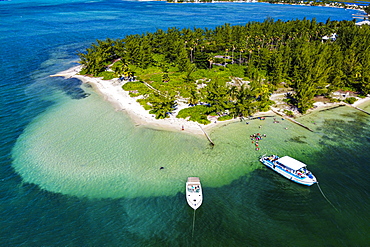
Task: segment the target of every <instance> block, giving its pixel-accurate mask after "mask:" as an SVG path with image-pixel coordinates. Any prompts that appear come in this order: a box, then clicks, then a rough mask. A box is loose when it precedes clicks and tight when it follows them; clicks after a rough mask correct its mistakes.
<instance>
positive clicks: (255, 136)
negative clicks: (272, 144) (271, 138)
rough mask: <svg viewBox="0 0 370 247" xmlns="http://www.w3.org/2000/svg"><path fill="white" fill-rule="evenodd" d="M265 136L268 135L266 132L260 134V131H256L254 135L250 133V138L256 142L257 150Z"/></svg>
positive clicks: (253, 142)
mask: <svg viewBox="0 0 370 247" xmlns="http://www.w3.org/2000/svg"><path fill="white" fill-rule="evenodd" d="M265 137H266V134H260V133H255V134H253V135H250V138H251V140H252V144H254V145H255V146H256V151H259V150H260V147H259V141H261V140H262V138H265Z"/></svg>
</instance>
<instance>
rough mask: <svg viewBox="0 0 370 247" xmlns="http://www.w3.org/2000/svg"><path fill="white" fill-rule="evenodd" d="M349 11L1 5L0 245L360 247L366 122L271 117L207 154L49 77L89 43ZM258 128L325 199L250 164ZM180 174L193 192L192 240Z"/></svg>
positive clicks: (366, 203) (230, 132)
mask: <svg viewBox="0 0 370 247" xmlns="http://www.w3.org/2000/svg"><path fill="white" fill-rule="evenodd" d="M356 13H358V11H355V10H345V9H339V8H327V7H308V6H293V5H272V4H267V3H207V4H205V3H198V4H170V3H166V2H158V1H156V2H150V1H119V0H105V1H99V0H96V1H77V0H55V1H51V0H49V1H48V0H43V1H38V0H34V1H25V0H19V1H17V0H13V1H0V95H1V97H0V126H1V129H0V135H1V137H0V138H1V145H0V200H1V202H0V225H1V227H0V246H171V247H172V246H206V247H207V246H212V247H213V246H227V247H229V246H237V247H238V246H284V247H285V246H307V247H308V246H310V247H311V246H349V247H352V246H364V247H365V246H369V245H370V237H369V236H370V227H369V219H370V213H369V212H370V195H369V189H370V182H369V181H370V180H369V174H370V169H369V166H370V152H369V150H370V138H369V136H370V117H369V116H368V115H366V114H364V113H361V112H359V111H356V110H354V109H352V108H349V107H339V108H335V109H332V110H325V111H320V112H315V113H313V114H309V115H307V116H304V117H301V118H300V119H299V121H300V122H302V123H304V124H306V125H309V126H310V127H311V128H313V129H314V132H313V133H311V132H308V131H307V130H305V129H303V128H301V127H299V126H297V125H294V124H292V123H290V122H288V121H285V122H283V123H281V125H276V124H275V125H274V124H273V123H272V121H270V118H268V119H267V120H266V121H264V122H263V123H261V122H259V120H255V121H252V122H251V124H250V125H249V126H248V127H246V125H245V124H242V123H238V122H235V123H232V124H229V125H227V126H226V125H225V126H221V127H219V128H216V129H214V130H212V131H211V133H210V135H211V137H212V139H213V140H214V142H215V143H216V145H215V147H214V148H211V147H210V146H209V145H208V143H207V140H204V139H199V138H197V137H192V136H188V135H185V134H181V133H170V132H166V131H156V130H151V129H147V128H143V127H140V126H139V127H136V126H134V125H133V124H132V123H131V121H130V119H129V118H128V117H127V116H126V115H124V113H122V112H117V111H115V109H114V107H112V106H111V105H110V104H109V102H106V101H105V100H104V99H103V97H101V95H99V94H98V93H96V92H95V91H94V90H93V89H92V88H91V87H88V85H85V84H84V85H82V84H81V82H79V81H78V80H75V79H63V78H58V77H49V76H50V75H52V74H56V73H58V72H60V71H63V70H66V69H68V68H71V67H73V66H76V65H77V60H78V56H77V55H76V54H77V52H78V51H83V50H84V49H86V48H87V47H88V46H89V45H90V44H91V43H92V42H94V41H95V40H96V39H106V38H108V37H109V38H112V39H116V38H123V37H124V36H125V35H128V34H136V33H138V34H141V33H144V32H153V31H156V29H165V30H166V29H167V28H169V27H178V28H185V27H187V28H193V27H200V28H203V27H208V28H214V27H216V26H219V25H223V24H224V23H230V24H232V25H237V24H241V25H243V24H245V23H247V22H249V21H263V20H264V19H266V18H273V19H275V20H277V19H281V20H291V19H303V18H307V19H312V18H316V19H317V20H318V21H321V22H325V21H326V20H327V19H328V18H330V19H331V20H351V19H352V14H356ZM86 95H90V96H89V97H85V96H86ZM361 107H363V108H364V109H366V110H368V111H369V110H370V109H369V105H364V106H361ZM313 123H314V124H313ZM259 125H262V129H263V131H264V132H265V133H267V136H268V138H267V139H266V140H264V141H263V142H262V144H261V150H264V151H263V152H265V151H266V152H268V153H277V154H280V155H291V156H293V157H295V158H298V159H300V160H302V161H304V162H305V163H307V164H308V167H309V169H310V170H311V171H312V172H313V173H314V174H315V175H316V177H317V178H318V180H319V182H320V183H319V185H320V188H321V189H322V191H323V192H324V193H325V196H326V197H327V199H328V200H330V203H329V202H328V201H327V200H326V199H325V197H324V196H323V195H322V194H321V192H320V190H319V188H318V186H317V185H314V186H312V187H304V186H301V185H298V184H295V183H292V182H290V181H288V180H286V179H284V178H282V177H280V176H279V175H277V174H275V173H273V172H272V171H270V170H268V169H267V168H265V167H263V166H262V165H261V164H260V163H259V161H258V156H259V155H260V154H261V153H258V154H257V153H256V152H255V151H254V149H253V146H252V145H251V143H250V141H249V139H248V136H249V135H250V134H253V133H255V132H259V131H261V129H259ZM283 127H287V128H288V127H289V128H288V129H285V128H283ZM169 143H170V144H169ZM159 166H165V167H166V169H165V170H164V171H161V173H159V171H158V169H157V168H158V167H159ZM152 168H153V169H152ZM187 176H199V177H200V178H201V181H202V184H203V192H204V202H203V205H202V206H201V207H200V208H199V209H198V210H197V211H196V217H195V219H196V220H195V224H194V232H193V231H192V229H193V228H192V227H193V211H192V209H191V208H190V207H189V206H188V205H187V204H186V201H185V196H184V193H185V188H184V187H182V186H185V181H186V177H187Z"/></svg>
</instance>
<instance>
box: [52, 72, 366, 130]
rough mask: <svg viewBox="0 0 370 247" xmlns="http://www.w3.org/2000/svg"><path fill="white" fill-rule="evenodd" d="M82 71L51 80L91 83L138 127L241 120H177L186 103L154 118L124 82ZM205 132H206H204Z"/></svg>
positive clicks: (194, 127) (199, 126) (191, 127)
mask: <svg viewBox="0 0 370 247" xmlns="http://www.w3.org/2000/svg"><path fill="white" fill-rule="evenodd" d="M80 70H81V65H80V66H75V67H72V68H70V69H68V70H65V71H62V72H60V73H58V74H55V75H51V77H57V76H61V77H64V78H76V79H79V80H81V81H82V82H83V83H88V84H90V85H92V86H93V88H95V89H96V90H97V91H98V92H99V93H100V94H101V95H102V96H103V97H104V99H105V100H107V101H109V102H111V103H112V104H113V105H114V107H115V108H116V109H117V110H120V111H125V112H127V114H128V115H129V116H130V117H131V119H132V120H133V121H134V123H135V124H136V125H143V126H147V127H151V128H156V129H164V130H170V131H181V132H186V133H189V134H195V135H204V132H203V130H205V131H207V130H209V129H210V128H213V127H215V126H217V125H219V124H225V123H229V122H233V121H240V120H238V119H232V120H227V121H217V118H215V117H209V120H210V121H211V123H210V124H207V125H203V124H199V123H196V122H193V121H188V120H186V119H182V118H176V115H177V113H178V112H179V111H180V110H181V109H183V108H186V107H187V104H185V103H182V102H177V103H178V106H177V109H176V110H175V111H174V114H173V115H172V116H170V117H169V118H166V119H155V116H154V115H153V114H149V111H147V110H145V109H144V108H143V107H142V106H141V105H140V104H139V103H138V102H137V101H136V99H137V98H132V97H130V95H129V92H127V91H125V90H123V89H122V85H123V84H124V83H125V81H120V80H118V79H112V80H102V79H101V78H95V77H89V76H84V75H78V73H79V72H80ZM369 101H370V97H366V98H363V99H359V100H357V101H356V102H355V103H354V104H353V105H352V106H354V107H358V106H359V105H362V104H364V103H366V102H369ZM337 105H339V103H321V102H317V103H315V108H314V109H312V110H310V112H312V111H317V110H322V109H324V108H332V107H335V106H337ZM273 109H274V110H275V111H279V112H281V113H282V112H283V110H282V109H279V108H273ZM267 114H275V113H274V112H273V111H268V112H260V113H257V114H255V115H259V116H263V115H267ZM202 129H203V130H202Z"/></svg>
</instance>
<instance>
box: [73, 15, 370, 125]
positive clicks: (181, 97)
mask: <svg viewBox="0 0 370 247" xmlns="http://www.w3.org/2000/svg"><path fill="white" fill-rule="evenodd" d="M369 38H370V26H368V25H363V26H356V25H355V21H331V20H328V21H327V22H326V23H321V22H317V21H316V20H306V19H304V20H292V21H286V22H283V21H280V20H278V21H274V20H272V19H267V20H265V21H264V22H262V23H259V22H250V23H247V24H246V25H244V26H240V25H235V26H231V25H229V24H225V25H223V26H219V27H217V28H215V29H214V30H212V29H207V28H205V29H200V28H194V29H188V28H186V29H182V30H179V29H177V28H169V29H168V30H167V31H164V30H161V29H158V30H157V31H156V32H154V33H145V34H141V35H140V34H135V35H128V36H126V37H125V38H123V39H117V40H112V39H106V40H97V43H94V44H92V45H91V47H89V48H87V49H86V51H85V52H80V53H79V54H78V55H79V57H80V59H81V60H80V63H81V67H80V68H79V70H78V71H75V72H76V73H77V72H79V75H76V77H78V78H80V79H82V78H84V79H82V80H84V81H90V82H91V81H93V80H100V82H97V83H96V85H99V84H100V90H101V91H103V90H104V88H106V86H101V84H102V83H103V82H104V81H107V82H108V84H109V86H113V87H114V90H116V91H117V90H118V89H117V87H119V90H118V91H120V92H119V93H121V94H123V93H124V94H125V95H126V96H125V97H126V99H127V98H130V99H129V101H130V102H128V101H127V100H126V101H127V102H128V103H126V105H125V106H126V107H125V106H121V107H122V109H125V110H127V108H128V105H134V104H140V105H141V108H142V109H141V110H139V109H137V108H136V110H132V111H133V113H134V114H135V113H138V112H139V111H142V112H145V113H143V114H141V115H142V116H143V115H145V114H147V115H149V117H152V118H155V119H166V118H170V119H172V120H173V121H175V120H174V119H175V118H176V119H182V122H181V121H179V122H177V125H176V128H178V129H179V128H180V127H179V126H178V125H181V124H183V123H184V120H185V121H186V122H193V123H196V124H202V125H207V124H210V123H214V122H219V121H223V120H228V119H235V118H239V119H240V120H243V119H247V118H250V117H251V116H252V115H253V114H255V113H257V112H266V111H269V110H271V109H273V110H275V112H279V113H280V114H281V115H285V116H290V117H294V116H299V115H300V114H305V113H307V112H308V111H309V110H311V109H313V108H314V107H317V105H320V104H321V105H322V104H328V103H333V104H335V103H338V102H342V101H344V102H345V103H348V104H353V103H354V102H355V101H358V99H360V98H366V96H367V95H368V94H369V93H370V83H369V82H370V52H369V47H370V39H369ZM76 73H75V74H76ZM111 92H112V90H111V91H110V94H112V93H111ZM108 94H109V93H108ZM105 95H107V93H105ZM117 97H121V96H112V95H111V97H110V98H117ZM138 114H139V115H140V113H138ZM172 124H173V123H172ZM211 125H212V124H211ZM182 129H184V126H182Z"/></svg>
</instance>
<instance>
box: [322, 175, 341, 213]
mask: <svg viewBox="0 0 370 247" xmlns="http://www.w3.org/2000/svg"><path fill="white" fill-rule="evenodd" d="M317 187H318V188H319V190H320V192H321V194H322V196H323V197H324V198H325V200H326V201H327V202H328V203H329V204H330V205H331V206H332V207H333V208H334V209H335V210H337V212H339V210H338V209H337V208H336V207H335V206H334V205H333V203H331V201H329V199H328V198H327V197H326V196H325V194H324V192H323V191H322V190H321V187H320V185H319V182H317Z"/></svg>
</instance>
